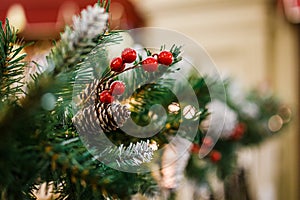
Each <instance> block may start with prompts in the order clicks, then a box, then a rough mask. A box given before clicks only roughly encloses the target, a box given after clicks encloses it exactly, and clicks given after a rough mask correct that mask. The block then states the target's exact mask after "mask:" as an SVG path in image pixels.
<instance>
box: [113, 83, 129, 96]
mask: <svg viewBox="0 0 300 200" xmlns="http://www.w3.org/2000/svg"><path fill="white" fill-rule="evenodd" d="M125 88H126V86H125V84H124V83H123V82H122V81H115V82H113V83H112V84H111V86H110V91H111V93H112V94H113V95H121V94H123V93H124V92H125Z"/></svg>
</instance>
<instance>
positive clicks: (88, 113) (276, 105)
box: [0, 1, 290, 199]
mask: <svg viewBox="0 0 300 200" xmlns="http://www.w3.org/2000/svg"><path fill="white" fill-rule="evenodd" d="M108 7H109V2H107V1H101V2H99V3H98V4H95V5H94V6H89V7H88V8H87V9H86V10H83V11H82V12H81V15H80V16H76V17H74V20H73V21H74V24H73V27H66V29H65V32H64V33H62V35H61V40H60V42H58V43H57V44H55V46H54V47H53V49H52V50H51V53H50V54H49V55H48V56H47V66H45V67H43V69H45V70H44V71H41V72H38V73H35V74H31V80H30V81H28V82H26V83H24V76H25V75H24V69H26V68H28V67H29V64H28V63H27V62H24V61H23V59H24V58H25V56H26V55H25V54H23V53H21V52H22V49H23V48H24V44H23V43H21V42H19V41H18V40H17V32H16V31H15V30H13V29H11V27H10V25H9V23H8V21H6V24H5V26H4V29H3V28H1V30H0V39H1V40H0V45H1V46H0V47H1V48H0V50H1V52H0V55H1V60H0V65H1V74H0V75H1V76H0V79H1V101H0V108H1V110H2V112H1V114H0V128H1V136H0V153H1V155H2V156H1V158H0V159H1V160H0V161H1V162H0V163H1V164H0V166H1V174H0V175H1V176H0V193H1V197H2V198H3V199H34V198H36V196H37V194H36V191H38V190H39V186H40V185H41V184H42V183H44V182H46V183H47V184H48V185H51V186H52V192H53V194H57V198H58V199H64V198H69V199H118V198H119V199H128V198H130V197H131V196H132V195H134V194H137V193H141V194H145V195H148V196H155V195H161V192H162V191H163V190H164V189H167V190H171V191H173V190H174V189H175V190H176V188H177V186H178V184H179V183H180V180H181V179H182V177H183V176H184V175H187V177H189V178H190V179H193V180H196V182H197V183H198V184H199V185H203V184H205V185H207V186H208V187H209V179H208V175H209V173H212V172H213V173H214V172H216V173H217V174H218V176H219V177H220V178H221V179H223V180H224V179H225V178H226V177H228V176H230V175H231V174H232V173H233V172H234V170H235V169H236V151H237V150H238V149H239V148H241V147H244V146H248V145H254V144H258V143H260V142H262V141H263V140H264V139H266V138H268V137H269V136H271V135H273V134H274V133H276V132H278V131H279V130H281V128H282V126H283V125H286V124H287V123H288V121H289V119H290V111H289V109H288V108H287V107H284V106H282V105H281V103H280V102H279V101H277V100H276V98H275V97H273V96H271V95H270V96H263V95H260V93H259V92H251V93H249V94H246V95H244V94H241V93H237V91H238V90H237V89H236V88H235V85H234V84H233V82H232V81H230V80H224V82H214V80H211V81H210V80H209V79H213V78H212V77H201V76H199V75H197V74H196V75H195V73H194V72H191V74H190V75H188V83H189V85H190V86H191V88H192V89H193V91H194V93H195V96H196V99H197V105H198V107H197V108H195V107H194V106H192V105H190V102H182V101H180V100H179V99H178V97H177V96H176V95H175V94H177V93H180V94H182V95H183V96H185V95H186V96H188V93H187V91H186V89H185V88H184V86H183V87H181V86H178V87H176V88H175V89H174V91H175V92H174V91H171V90H170V88H172V86H173V85H174V82H176V79H174V78H170V77H168V74H174V73H175V72H176V71H178V70H179V69H178V65H177V64H180V63H181V60H182V48H181V47H179V46H176V45H174V46H172V47H171V48H170V49H166V47H165V46H162V47H161V48H160V50H159V51H153V50H150V49H147V48H145V49H143V50H142V52H137V51H136V50H135V49H133V48H125V49H124V50H123V51H122V53H121V55H120V56H118V57H115V58H113V59H111V60H108V53H107V49H106V48H105V47H106V46H109V45H118V42H120V41H122V35H121V32H118V31H110V30H109V29H108V27H109V25H108ZM1 27H2V24H1ZM17 45H18V47H17ZM95 55H96V56H98V57H101V59H100V60H97V61H96V62H97V63H98V65H95V66H93V67H90V66H88V65H87V64H86V63H88V62H90V61H91V60H89V58H90V57H95ZM98 61H99V62H98ZM183 67H184V66H183ZM139 80H147V84H144V83H142V82H140V81H139ZM208 82H211V83H213V84H214V85H216V86H218V85H220V87H221V88H222V87H223V85H224V84H225V92H226V94H227V96H228V98H227V99H226V100H225V99H223V98H219V99H211V97H210V93H209V86H208ZM132 90H133V91H132ZM241 91H242V90H241ZM74 94H75V95H74ZM156 104H160V105H161V106H162V107H163V108H164V109H165V110H167V111H168V112H167V113H166V117H165V118H163V119H162V118H160V117H161V116H159V115H157V114H156V115H155V114H153V112H152V110H151V108H152V106H153V105H156ZM218 111H225V112H226V117H225V121H224V122H223V121H222V120H223V117H222V116H221V115H222V113H221V114H220V113H218ZM210 118H212V120H210ZM130 121H133V122H134V123H135V124H138V125H140V126H141V127H143V126H148V125H149V124H150V125H152V126H153V127H158V126H160V125H161V121H164V123H165V124H164V125H163V127H162V128H161V129H159V130H158V131H157V134H155V135H148V134H149V133H148V132H146V130H145V129H143V128H141V129H137V130H134V129H135V128H132V127H131V126H130V123H131V122H130ZM151 123H153V124H151ZM128 124H129V125H128ZM183 124H184V126H183ZM220 124H224V127H223V128H222V130H221V132H220V131H219V129H218V128H217V127H219V125H220ZM193 127H196V134H195V135H194V136H193V137H191V135H190V134H188V133H189V132H193V131H194V129H193ZM141 130H142V131H141ZM151 130H152V129H151ZM153 130H154V129H153ZM126 131H127V132H126ZM143 131H144V132H143ZM128 132H129V133H134V134H140V135H143V136H144V137H142V138H140V137H134V134H133V135H129V134H127V133H128ZM208 132H209V134H208ZM218 137H220V139H219V140H216V138H218ZM108 142H111V143H112V144H114V145H113V146H107V144H106V143H108ZM160 149H162V150H163V151H162V156H161V157H159V156H158V153H157V152H159V150H160ZM186 149H188V150H186ZM199 156H200V157H199ZM172 161H175V162H174V163H173V164H172V165H169V163H170V162H172ZM2 163H4V164H2ZM147 163H148V165H147ZM149 163H150V165H149ZM155 165H159V167H158V168H161V169H160V170H159V174H160V176H159V177H158V176H156V175H155V174H154V173H153V174H150V173H142V172H141V171H136V173H128V171H130V170H132V169H140V167H143V169H147V172H150V171H153V169H154V168H155V167H157V166H155ZM120 168H122V171H120V170H118V169H120ZM172 170H173V171H172ZM126 171H127V172H126ZM131 172H132V171H131Z"/></svg>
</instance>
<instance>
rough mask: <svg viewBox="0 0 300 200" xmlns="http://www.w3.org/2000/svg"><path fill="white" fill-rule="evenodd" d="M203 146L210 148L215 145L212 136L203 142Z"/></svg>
mask: <svg viewBox="0 0 300 200" xmlns="http://www.w3.org/2000/svg"><path fill="white" fill-rule="evenodd" d="M202 144H203V146H205V147H210V146H211V145H212V144H213V139H212V138H211V137H210V136H206V137H205V138H204V139H203V141H202Z"/></svg>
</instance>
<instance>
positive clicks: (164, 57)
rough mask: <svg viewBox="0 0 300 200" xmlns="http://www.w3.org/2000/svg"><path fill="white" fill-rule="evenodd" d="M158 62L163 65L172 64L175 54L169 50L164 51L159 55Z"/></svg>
mask: <svg viewBox="0 0 300 200" xmlns="http://www.w3.org/2000/svg"><path fill="white" fill-rule="evenodd" d="M158 62H159V63H160V64H163V65H167V66H169V65H171V64H172V62H173V55H172V53H171V52H169V51H162V52H160V53H159V55H158Z"/></svg>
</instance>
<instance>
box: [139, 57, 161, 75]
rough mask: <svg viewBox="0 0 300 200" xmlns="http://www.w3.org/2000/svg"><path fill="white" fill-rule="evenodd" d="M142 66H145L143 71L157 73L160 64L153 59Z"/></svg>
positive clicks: (149, 59)
mask: <svg viewBox="0 0 300 200" xmlns="http://www.w3.org/2000/svg"><path fill="white" fill-rule="evenodd" d="M142 65H143V69H144V70H145V71H147V72H155V71H156V70H157V68H158V62H157V60H156V59H155V58H153V57H149V58H146V59H145V60H144V61H143V62H142Z"/></svg>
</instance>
